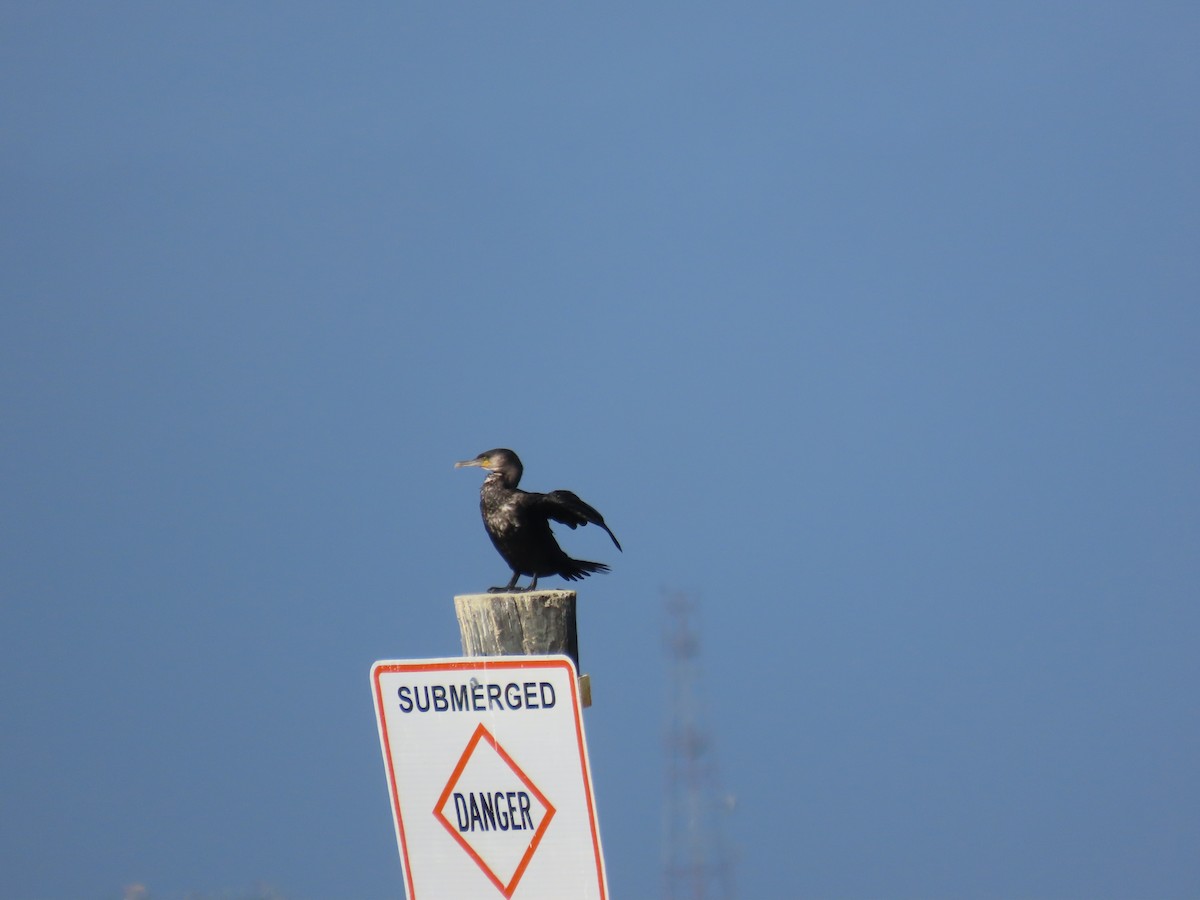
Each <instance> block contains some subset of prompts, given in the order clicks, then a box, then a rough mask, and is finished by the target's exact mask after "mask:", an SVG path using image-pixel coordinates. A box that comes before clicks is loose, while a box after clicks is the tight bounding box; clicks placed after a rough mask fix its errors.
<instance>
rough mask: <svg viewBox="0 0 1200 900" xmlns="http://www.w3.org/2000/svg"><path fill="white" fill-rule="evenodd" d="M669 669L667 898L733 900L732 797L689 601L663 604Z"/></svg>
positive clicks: (673, 598)
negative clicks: (720, 762) (727, 832)
mask: <svg viewBox="0 0 1200 900" xmlns="http://www.w3.org/2000/svg"><path fill="white" fill-rule="evenodd" d="M663 607H664V611H665V614H666V616H665V619H666V624H665V627H664V631H663V638H664V643H665V647H666V652H667V659H668V663H669V667H670V671H669V673H668V676H667V684H668V692H669V693H668V698H667V703H668V721H667V729H666V748H665V749H666V761H667V765H666V798H665V802H664V804H663V898H664V900H734V890H733V857H732V854H731V853H730V850H729V847H728V845H727V844H726V842H725V838H724V822H725V819H726V818H727V817H728V815H729V813H730V812H731V811H732V809H733V805H734V804H733V798H732V796H731V795H728V794H724V793H723V792H722V791H721V787H720V778H719V773H718V770H717V759H716V747H715V745H714V743H713V739H712V734H711V733H710V732H709V730H708V724H707V722H706V721H705V718H706V715H705V714H706V712H707V707H706V705H705V703H704V701H703V699H702V695H701V692H700V674H701V671H700V642H699V634H698V632H697V626H696V623H695V617H696V614H697V605H696V603H695V601H693V600H692V599H691V598H690V597H687V596H686V595H683V594H672V595H668V596H665V597H664V598H663Z"/></svg>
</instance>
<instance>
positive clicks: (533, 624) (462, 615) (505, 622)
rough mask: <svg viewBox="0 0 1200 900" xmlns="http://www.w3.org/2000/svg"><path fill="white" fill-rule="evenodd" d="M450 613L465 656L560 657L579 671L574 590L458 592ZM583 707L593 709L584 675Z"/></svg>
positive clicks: (580, 680) (582, 679)
mask: <svg viewBox="0 0 1200 900" xmlns="http://www.w3.org/2000/svg"><path fill="white" fill-rule="evenodd" d="M454 612H455V615H456V616H457V617H458V630H459V632H460V634H461V636H462V649H463V655H464V656H531V655H542V654H550V653H554V654H563V655H565V656H569V657H570V658H571V661H572V662H574V663H575V670H576V671H579V632H578V629H577V626H576V620H575V592H574V591H526V592H523V593H512V594H459V595H458V596H456V597H455V598H454ZM579 682H580V683H579V689H580V695H581V696H582V698H583V701H584V704H583V705H584V706H590V705H591V684H590V679H588V676H586V675H581V676H580V678H579Z"/></svg>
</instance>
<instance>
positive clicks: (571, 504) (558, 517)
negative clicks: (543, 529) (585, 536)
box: [538, 491, 625, 553]
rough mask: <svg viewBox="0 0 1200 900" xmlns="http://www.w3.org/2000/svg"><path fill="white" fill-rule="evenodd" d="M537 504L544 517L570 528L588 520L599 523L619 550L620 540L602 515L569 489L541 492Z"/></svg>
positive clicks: (595, 523)
mask: <svg viewBox="0 0 1200 900" xmlns="http://www.w3.org/2000/svg"><path fill="white" fill-rule="evenodd" d="M538 506H539V508H540V509H541V511H542V512H543V513H545V515H546V518H548V519H553V520H554V521H555V522H562V523H563V524H564V525H567V526H569V527H571V528H578V527H579V526H580V525H587V524H588V523H589V522H590V523H591V524H593V525H599V526H600V527H601V528H603V529H604V530H605V531H607V532H608V536H609V537H610V538H612V542H613V543H614V544H616V546H617V549H618V550H621V542H620V541H618V540H617V536H616V535H615V534H613V533H612V529H611V528H609V527H608V526H607V525H605V524H604V516H602V515H600V513H599V512H597V511H596V509H595V507H592V506H589V505H588V504H586V503H584V502H583V501H582V500H580V499H579V498H578V497H577V496H575V494H574V493H572V492H571V491H551V492H550V493H548V494H542V495H541V500H540V502H539V503H538ZM621 552H622V553H624V552H625V551H623V550H622V551H621Z"/></svg>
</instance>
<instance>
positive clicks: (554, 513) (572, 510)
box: [454, 448, 621, 593]
mask: <svg viewBox="0 0 1200 900" xmlns="http://www.w3.org/2000/svg"><path fill="white" fill-rule="evenodd" d="M464 466H478V467H479V468H482V469H487V470H488V476H487V478H485V479H484V480H483V487H482V488H480V489H479V509H480V511H481V512H482V513H483V525H484V527H485V528H486V529H487V533H488V537H490V538H491V539H492V543H493V544H494V545H495V546H496V549H497V550H498V551H499V552H500V555H501V556H502V557H504V561H505V562H506V563H508V566H509V568H510V569H512V573H513V575H512V579H511V580H510V581H509V582H508V584H506V585H505V586H504V587H493V588H488V591H489V592H490V593H497V592H502V591H503V592H508V591H532V590H533V589H534V588H536V587H537V582H538V578H540V577H542V576H545V575H560V576H562V577H563V578H565V579H567V581H577V580H579V579H580V578H586V577H587V576H588V575H591V574H592V573H593V572H607V571H608V566H606V565H605V564H604V563H596V562H588V561H587V560H583V559H571V557H569V556H567V554H565V553H563V551H562V548H561V547H559V546H558V541H556V540H555V539H554V532H552V531H551V530H550V520H551V519H553V520H554V521H555V522H562V524H564V525H566V526H568V527H570V528H572V529H574V528H577V527H578V526H580V525H587V524H588V523H589V522H591V523H592V524H593V525H599V526H600V527H601V528H603V529H604V530H605V531H607V532H608V536H609V537H610V538H612V542H613V543H614V544H616V546H617V549H618V550H620V549H621V543H620V541H618V540H617V536H616V535H615V534H613V533H612V530H611V529H610V528H609V527H608V526H607V525H605V524H604V516H602V515H600V513H598V512H597V511H596V510H595V509H593V508H592V507H591V506H588V505H587V504H586V503H584V502H583V501H582V500H580V499H579V498H578V497H576V496H575V495H574V494H573V493H571V492H570V491H551V492H550V493H549V494H535V493H532V492H531V491H523V490H521V489H520V488H518V487H517V484H518V483H520V481H521V473H522V472H523V471H524V470H525V467H524V466H522V465H521V460H520V459H519V458H518V457H517V454H515V453H513V452H512V451H511V450H505V449H503V448H498V449H496V450H488V451H486V452H484V453H480V454H479V455H478V456H477V457H475V458H474V459H464V460H463V461H462V462H456V463H455V464H454V467H455V468H456V469H459V468H462V467H464ZM521 575H531V576H532V577H533V581H531V582H530V583H529V586H528V587H524V588H518V587H517V579H518V578H519V577H520V576H521Z"/></svg>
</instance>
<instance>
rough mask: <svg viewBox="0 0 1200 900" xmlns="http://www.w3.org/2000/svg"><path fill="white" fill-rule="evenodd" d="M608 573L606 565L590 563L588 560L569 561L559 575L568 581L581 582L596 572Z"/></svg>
mask: <svg viewBox="0 0 1200 900" xmlns="http://www.w3.org/2000/svg"><path fill="white" fill-rule="evenodd" d="M607 571H608V566H607V565H605V564H604V563H598V562H588V561H587V560H586V559H568V560H567V562H566V563H565V564H564V565H563V567H562V568H561V569H560V570H559V572H558V574H559V575H561V576H562V577H563V578H565V579H567V581H579V580H580V579H582V578H587V577H588V576H589V575H591V574H593V573H595V572H607Z"/></svg>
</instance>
